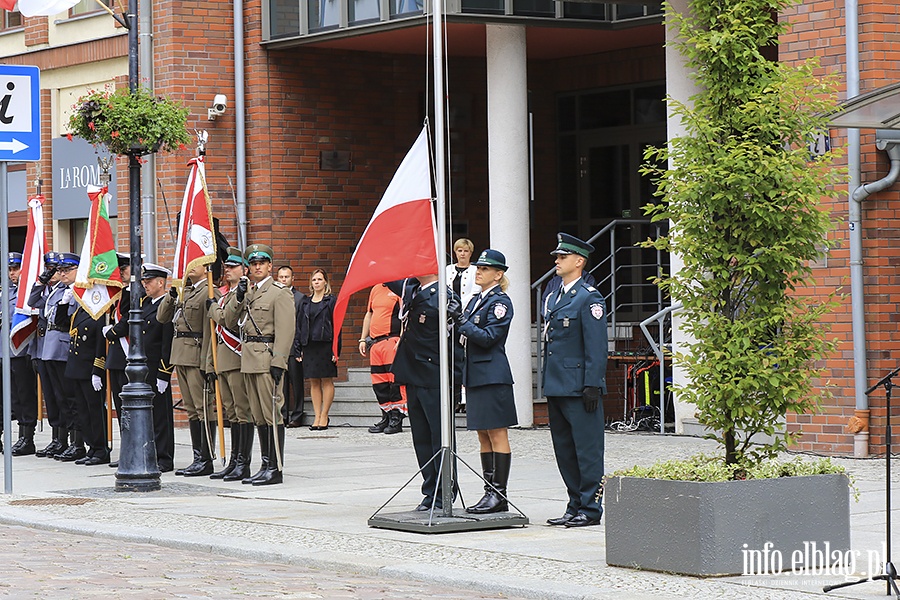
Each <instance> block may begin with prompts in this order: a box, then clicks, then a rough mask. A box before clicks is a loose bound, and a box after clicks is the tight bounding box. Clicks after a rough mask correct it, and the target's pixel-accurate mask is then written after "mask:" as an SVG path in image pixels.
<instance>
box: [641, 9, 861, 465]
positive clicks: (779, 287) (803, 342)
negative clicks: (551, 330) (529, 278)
mask: <svg viewBox="0 0 900 600" xmlns="http://www.w3.org/2000/svg"><path fill="white" fill-rule="evenodd" d="M794 3H795V1H794V0H729V1H728V2H721V1H719V0H692V1H691V2H690V10H689V11H688V12H687V13H686V14H679V13H677V12H675V11H674V10H673V8H672V6H671V5H668V4H667V5H666V7H665V10H666V18H667V19H668V21H669V23H670V24H671V25H674V27H676V28H677V29H676V30H677V32H678V37H677V39H676V41H675V44H676V45H677V47H678V49H679V50H680V52H681V53H682V54H683V55H684V56H685V58H686V60H687V64H688V67H689V68H690V69H691V71H692V72H693V76H694V77H695V79H696V83H697V86H698V88H699V89H700V90H701V91H700V92H698V93H697V94H696V95H694V96H693V97H692V98H690V102H689V103H687V104H685V103H680V102H678V101H675V100H673V99H671V98H670V99H668V102H669V106H670V110H672V111H673V113H674V114H675V115H677V116H678V117H680V118H681V120H682V122H683V124H684V126H685V134H684V135H683V136H681V137H675V138H674V139H671V140H670V141H669V145H668V146H667V147H666V148H657V149H651V150H649V151H648V152H647V153H646V156H645V159H646V160H647V163H646V165H645V167H644V172H645V173H649V174H651V175H652V176H654V177H655V178H656V179H657V180H658V192H657V195H658V196H659V198H660V202H659V203H658V204H655V205H651V206H648V207H646V208H645V210H646V212H647V213H648V214H650V215H652V217H653V219H654V220H664V219H665V220H669V222H670V229H669V233H668V235H667V236H666V237H665V238H662V239H659V240H655V241H648V242H646V243H645V245H647V246H655V247H659V248H662V249H664V250H668V251H670V252H673V253H674V254H677V255H678V256H679V257H681V259H682V260H683V262H684V266H683V267H682V268H681V269H680V270H679V271H678V272H677V273H673V274H672V275H671V276H668V277H665V278H663V279H662V280H661V281H660V282H659V283H660V285H661V286H663V287H664V289H665V290H666V291H667V292H668V293H669V294H670V295H671V297H672V298H673V299H674V300H675V301H677V302H681V303H682V304H683V307H684V308H683V311H682V313H681V316H682V317H683V322H684V324H685V325H684V327H685V330H686V333H688V334H689V336H691V337H692V338H693V341H692V342H691V343H690V344H689V346H688V347H687V349H686V350H685V351H684V352H681V353H678V354H676V356H675V360H676V362H677V363H679V364H680V365H681V366H682V367H683V368H684V369H685V371H686V373H687V375H688V378H689V383H687V384H685V385H682V386H680V387H679V388H678V389H677V393H678V394H679V397H680V398H681V399H683V400H686V401H689V402H692V403H694V404H696V406H697V414H698V418H699V421H700V422H701V423H702V424H703V425H705V426H707V427H709V428H710V430H712V431H715V432H716V433H714V434H711V437H713V438H714V439H717V440H718V441H719V442H720V443H722V444H723V445H724V449H725V462H726V463H727V464H740V463H744V462H747V463H753V462H754V461H759V460H761V459H762V458H764V457H770V456H773V455H774V454H775V453H777V452H778V451H780V450H782V449H784V448H785V446H786V444H787V443H790V442H791V441H792V440H793V438H794V437H795V434H789V433H787V432H786V430H785V426H784V422H783V418H784V416H785V415H786V414H787V413H788V412H793V413H805V412H810V411H814V410H815V409H816V408H817V407H818V405H819V403H820V402H821V399H822V398H823V397H825V396H826V395H827V393H828V391H827V389H822V387H820V386H819V384H818V383H817V382H816V378H817V377H818V376H820V375H821V368H820V366H819V364H820V361H822V360H823V359H824V358H825V356H826V355H827V354H828V353H829V351H831V350H832V349H833V348H834V341H829V340H828V339H826V338H827V328H826V327H825V326H824V324H823V322H822V318H823V316H825V315H826V314H827V313H828V312H829V311H830V310H832V309H833V306H834V304H835V300H834V295H832V296H831V297H830V298H829V299H828V301H826V302H816V301H811V300H810V298H809V297H804V296H803V294H802V292H803V288H805V287H806V286H808V285H810V284H811V283H812V272H811V263H812V262H813V261H815V260H817V259H818V258H820V257H821V255H822V253H823V252H824V251H826V244H827V241H826V236H827V233H828V231H829V230H830V228H831V226H832V224H831V220H830V216H829V214H828V211H827V210H825V209H824V208H823V202H822V200H823V198H825V197H829V196H835V195H837V194H839V193H840V192H837V191H835V189H834V186H835V185H836V184H838V183H839V182H841V181H844V178H845V175H844V170H843V169H840V168H838V167H836V165H835V159H836V153H835V152H829V153H827V154H826V155H824V156H820V157H815V158H814V157H813V156H811V154H810V147H809V143H810V141H811V137H812V135H813V134H815V133H817V132H820V131H825V130H826V129H827V119H826V117H825V116H823V115H827V114H828V113H831V112H834V110H835V108H836V96H835V88H836V85H835V82H834V80H833V79H831V78H828V77H821V76H817V75H815V73H814V72H815V70H816V68H817V66H818V65H817V63H816V62H815V61H814V60H810V61H808V62H806V63H803V64H800V65H797V66H790V65H785V64H781V63H778V62H774V61H771V60H769V59H767V58H766V57H765V56H764V49H766V48H768V49H769V50H771V49H772V47H775V46H777V44H778V36H779V34H780V33H782V32H783V31H785V30H786V27H787V25H786V24H785V23H783V22H779V21H778V20H777V19H775V18H773V15H777V14H779V13H780V12H781V11H782V10H784V9H785V8H787V7H789V6H791V5H792V4H794ZM659 165H663V166H662V167H660V166H659ZM760 433H762V434H767V435H770V436H772V435H774V439H775V441H774V442H772V443H766V444H762V445H752V444H751V438H752V437H753V436H754V435H756V434H760ZM752 441H754V442H756V441H759V440H758V438H757V440H752Z"/></svg>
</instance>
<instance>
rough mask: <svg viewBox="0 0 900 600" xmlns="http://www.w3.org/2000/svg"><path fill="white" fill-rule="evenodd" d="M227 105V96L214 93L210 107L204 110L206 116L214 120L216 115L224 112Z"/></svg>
mask: <svg viewBox="0 0 900 600" xmlns="http://www.w3.org/2000/svg"><path fill="white" fill-rule="evenodd" d="M227 107H228V98H226V97H225V94H216V97H215V98H213V105H212V108H208V109H207V110H206V116H207V117H208V118H209V120H210V121H215V120H216V117H219V116H222V115H224V114H225V109H226V108H227Z"/></svg>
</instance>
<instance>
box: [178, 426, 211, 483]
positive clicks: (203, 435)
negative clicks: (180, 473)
mask: <svg viewBox="0 0 900 600" xmlns="http://www.w3.org/2000/svg"><path fill="white" fill-rule="evenodd" d="M199 423H200V462H198V463H196V465H197V466H196V467H194V468H191V467H188V468H187V469H185V470H184V476H185V477H203V476H205V475H212V472H213V470H214V467H213V458H212V457H213V452H212V447H213V445H215V443H216V424H215V423H210V422H208V421H207V422H204V421H200V422H199Z"/></svg>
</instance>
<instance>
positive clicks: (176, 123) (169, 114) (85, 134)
mask: <svg viewBox="0 0 900 600" xmlns="http://www.w3.org/2000/svg"><path fill="white" fill-rule="evenodd" d="M74 108H75V110H74V111H73V112H72V116H70V117H69V131H70V132H71V133H70V134H69V137H71V136H78V137H80V138H82V139H85V140H87V141H88V142H90V143H91V144H104V145H105V146H106V147H107V148H108V149H109V151H110V152H112V153H113V154H126V155H133V156H143V155H145V154H150V153H152V152H156V151H158V150H162V151H165V152H171V151H174V150H178V149H181V148H184V146H185V144H187V143H189V142H190V141H191V136H190V134H189V133H188V129H187V116H188V113H189V112H190V109H188V108H187V107H185V106H183V105H182V104H181V103H180V102H176V101H174V100H170V99H168V98H165V97H163V96H154V95H153V94H152V93H151V92H150V91H149V90H147V89H146V88H143V87H139V88H138V89H137V91H135V92H134V93H131V92H129V91H128V89H127V88H122V89H118V90H116V91H114V92H110V91H108V90H105V91H92V92H91V93H89V94H87V95H86V96H82V97H81V98H79V99H78V102H76V103H75V106H74Z"/></svg>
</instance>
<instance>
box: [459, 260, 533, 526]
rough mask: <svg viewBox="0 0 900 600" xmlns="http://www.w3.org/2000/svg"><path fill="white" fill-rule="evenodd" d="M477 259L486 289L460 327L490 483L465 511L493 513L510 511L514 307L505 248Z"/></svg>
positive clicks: (469, 401) (470, 423)
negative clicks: (511, 329)
mask: <svg viewBox="0 0 900 600" xmlns="http://www.w3.org/2000/svg"><path fill="white" fill-rule="evenodd" d="M474 264H475V267H476V268H477V271H476V272H475V283H476V284H477V285H478V286H479V287H480V289H481V291H480V292H479V293H477V294H475V295H474V296H473V297H472V299H471V300H470V301H469V304H468V305H467V306H466V308H465V311H463V313H462V314H461V315H458V318H457V332H458V333H459V336H460V337H459V343H460V344H461V345H462V347H463V348H464V349H465V361H464V362H463V373H462V384H463V385H464V386H465V388H466V407H467V408H466V423H467V425H466V427H467V429H469V430H475V431H477V432H478V442H479V445H480V447H481V468H482V474H483V477H484V480H485V485H484V496H483V497H482V498H481V500H479V501H478V502H477V503H476V504H474V505H473V506H470V507H468V508H466V512H469V513H474V514H488V513H495V512H503V511H507V510H509V503H508V501H507V495H506V493H507V492H506V490H507V482H508V481H509V471H510V465H511V462H512V451H511V450H510V447H509V433H508V430H507V427H510V426H512V425H516V424H517V423H518V417H517V416H516V402H515V399H514V397H513V377H512V370H511V369H510V367H509V359H507V357H506V338H507V336H508V335H509V325H510V323H511V322H512V318H513V306H512V300H510V298H509V296H507V295H506V290H507V288H508V287H509V281H508V280H507V278H506V270H507V269H508V268H509V267H507V265H506V257H505V256H503V253H501V252H499V251H497V250H493V249H490V248H489V249H487V250H485V251H484V252H482V253H481V256H479V257H478V260H477V261H476V262H475V263H474ZM448 310H449V309H448Z"/></svg>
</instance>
